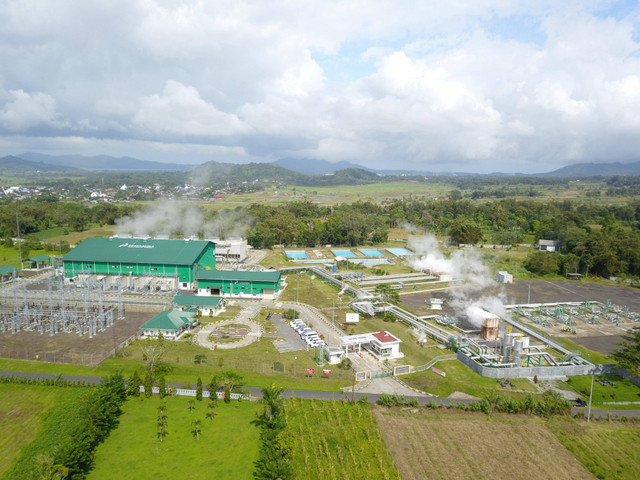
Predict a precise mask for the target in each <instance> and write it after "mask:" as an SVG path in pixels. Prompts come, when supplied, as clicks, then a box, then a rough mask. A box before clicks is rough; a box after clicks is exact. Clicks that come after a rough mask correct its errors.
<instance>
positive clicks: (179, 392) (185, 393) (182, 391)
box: [140, 385, 251, 400]
mask: <svg viewBox="0 0 640 480" xmlns="http://www.w3.org/2000/svg"><path fill="white" fill-rule="evenodd" d="M140 393H144V385H140ZM151 393H156V394H159V393H160V387H151ZM165 393H166V394H167V395H176V396H178V397H194V398H195V396H196V390H191V389H188V388H174V389H173V390H172V389H171V387H166V388H165ZM216 396H217V397H218V399H219V400H224V392H216ZM230 397H231V400H238V399H241V400H251V394H249V393H233V392H232V393H231V395H230ZM202 398H211V394H210V393H209V391H208V390H202Z"/></svg>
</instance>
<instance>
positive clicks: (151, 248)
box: [62, 237, 216, 289]
mask: <svg viewBox="0 0 640 480" xmlns="http://www.w3.org/2000/svg"><path fill="white" fill-rule="evenodd" d="M62 261H63V265H64V276H65V278H73V277H75V276H77V275H78V274H90V275H123V276H138V277H140V276H141V277H172V278H175V277H177V279H178V283H179V287H180V288H184V289H186V288H192V287H193V286H194V281H195V276H196V272H197V271H199V270H207V269H209V270H211V269H215V267H216V259H215V245H214V244H213V243H211V242H208V241H201V240H169V239H166V240H165V239H146V238H145V239H142V238H118V237H111V238H99V237H91V238H87V239H86V240H85V241H84V242H82V243H80V244H79V245H78V246H77V247H75V248H74V249H73V250H71V251H70V252H69V253H67V254H66V255H65V256H64V257H63V258H62Z"/></svg>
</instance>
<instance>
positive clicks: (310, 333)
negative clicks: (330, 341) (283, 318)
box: [289, 318, 324, 348]
mask: <svg viewBox="0 0 640 480" xmlns="http://www.w3.org/2000/svg"><path fill="white" fill-rule="evenodd" d="M289 325H291V328H293V329H294V330H295V332H296V333H297V334H298V335H300V338H301V339H302V340H304V341H305V342H306V343H307V345H308V346H309V347H311V348H317V347H322V346H324V340H322V339H321V338H320V336H319V335H318V332H316V331H315V330H313V329H312V328H310V327H308V326H307V324H306V323H304V322H303V321H302V320H300V319H299V318H297V319H295V320H291V322H289Z"/></svg>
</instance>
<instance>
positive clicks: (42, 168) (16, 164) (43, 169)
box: [0, 155, 82, 176]
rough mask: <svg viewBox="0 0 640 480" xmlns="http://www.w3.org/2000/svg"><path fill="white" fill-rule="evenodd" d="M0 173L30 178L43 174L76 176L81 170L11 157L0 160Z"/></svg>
mask: <svg viewBox="0 0 640 480" xmlns="http://www.w3.org/2000/svg"><path fill="white" fill-rule="evenodd" d="M0 172H2V175H7V176H14V175H15V176H19V175H29V176H31V175H38V174H45V173H46V174H51V173H57V174H61V173H62V174H68V175H74V174H75V175H78V174H80V173H82V172H81V170H79V169H77V168H69V167H62V166H60V165H51V164H49V163H44V162H33V161H30V160H25V159H23V158H20V157H15V156H13V155H9V156H6V157H3V158H0Z"/></svg>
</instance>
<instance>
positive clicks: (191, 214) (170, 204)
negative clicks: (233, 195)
mask: <svg viewBox="0 0 640 480" xmlns="http://www.w3.org/2000/svg"><path fill="white" fill-rule="evenodd" d="M250 223H251V218H250V216H249V215H247V214H246V213H244V212H243V211H236V210H233V211H226V210H225V211H221V212H218V213H216V212H206V211H205V212H203V211H202V210H201V209H199V208H198V207H196V206H195V205H193V204H188V203H181V202H176V201H172V200H162V201H159V202H156V203H153V204H150V205H148V206H145V207H143V208H142V209H140V210H137V211H136V212H135V213H134V214H133V215H131V216H125V217H122V218H120V219H119V220H117V221H116V224H117V226H118V227H117V233H118V234H129V235H149V236H152V237H155V236H159V235H168V236H179V237H191V236H195V237H198V238H221V239H225V238H233V237H242V236H244V234H245V233H246V230H247V227H248V225H249V224H250Z"/></svg>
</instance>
